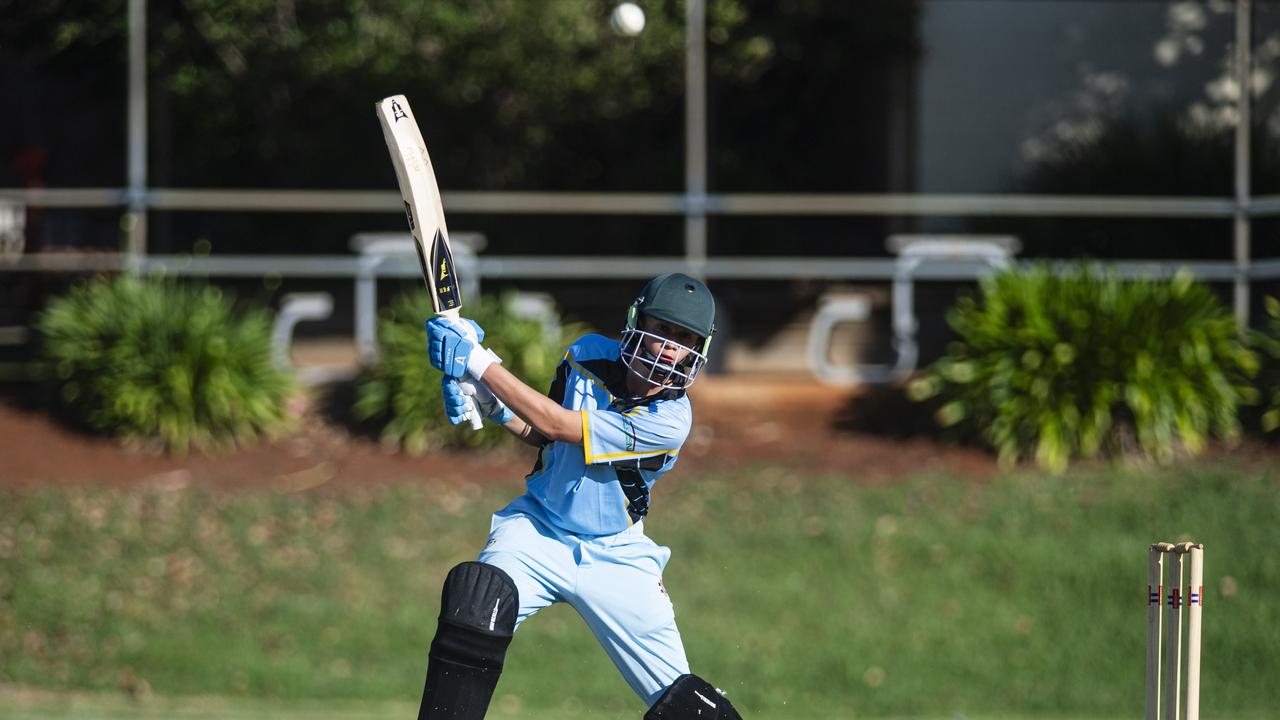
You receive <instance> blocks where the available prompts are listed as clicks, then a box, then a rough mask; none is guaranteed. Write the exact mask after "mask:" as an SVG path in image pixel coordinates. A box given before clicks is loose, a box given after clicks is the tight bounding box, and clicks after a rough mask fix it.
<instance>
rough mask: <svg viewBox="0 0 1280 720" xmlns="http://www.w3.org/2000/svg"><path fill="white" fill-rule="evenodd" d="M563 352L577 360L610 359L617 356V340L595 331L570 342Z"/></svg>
mask: <svg viewBox="0 0 1280 720" xmlns="http://www.w3.org/2000/svg"><path fill="white" fill-rule="evenodd" d="M564 354H565V356H566V357H568V358H572V359H573V360H576V361H578V362H585V361H587V360H612V359H616V358H617V357H618V341H617V340H613V339H612V338H608V337H605V336H604V335H600V334H597V333H587V334H586V335H583V336H582V337H580V338H578V339H577V340H574V341H573V342H572V343H570V344H569V347H568V349H566V350H565V351H564Z"/></svg>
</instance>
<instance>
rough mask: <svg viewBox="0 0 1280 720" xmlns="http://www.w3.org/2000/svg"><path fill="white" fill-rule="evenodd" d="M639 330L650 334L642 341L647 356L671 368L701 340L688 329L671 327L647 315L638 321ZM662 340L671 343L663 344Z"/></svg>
mask: <svg viewBox="0 0 1280 720" xmlns="http://www.w3.org/2000/svg"><path fill="white" fill-rule="evenodd" d="M640 329H641V330H643V331H645V332H647V333H650V334H649V335H645V336H644V340H643V343H644V346H645V349H646V350H648V351H649V354H650V355H651V356H653V357H656V358H658V360H659V361H660V362H661V363H662V364H663V365H667V366H672V367H674V366H675V365H677V364H678V363H679V362H680V361H681V360H684V359H685V357H687V356H688V355H689V348H692V347H694V346H695V345H696V344H697V343H698V341H699V340H700V339H701V338H699V337H698V336H697V335H696V334H695V333H694V332H693V331H692V330H689V329H688V328H682V327H680V326H679V325H672V324H671V323H669V322H666V321H665V320H659V319H658V318H654V317H649V316H648V315H645V316H643V317H642V318H641V319H640ZM655 336H656V337H655ZM663 338H665V339H667V340H670V341H671V342H663ZM673 343H674V344H673ZM677 346H678V347H677Z"/></svg>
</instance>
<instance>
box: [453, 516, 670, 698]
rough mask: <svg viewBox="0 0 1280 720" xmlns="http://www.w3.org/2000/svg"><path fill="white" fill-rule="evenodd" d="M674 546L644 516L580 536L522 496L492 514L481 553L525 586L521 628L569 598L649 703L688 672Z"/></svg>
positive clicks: (518, 619)
mask: <svg viewBox="0 0 1280 720" xmlns="http://www.w3.org/2000/svg"><path fill="white" fill-rule="evenodd" d="M670 557H671V550H670V549H669V548H665V547H662V546H660V545H658V544H657V543H655V542H653V540H650V539H649V538H648V536H646V535H645V534H644V524H643V522H641V523H637V524H636V525H633V526H632V527H630V528H628V529H626V530H624V531H622V532H620V533H618V534H616V535H605V536H589V537H579V536H577V535H574V534H572V533H569V532H567V531H564V530H561V529H559V528H557V527H555V526H554V525H552V524H551V523H550V522H548V521H547V519H546V515H545V513H544V512H543V510H542V509H541V507H539V506H538V504H537V503H536V502H535V501H533V500H532V499H530V498H529V497H528V496H521V497H519V498H517V499H516V500H514V501H513V502H512V503H511V504H510V505H508V506H507V507H505V508H503V509H502V510H499V511H498V512H497V513H495V514H494V516H493V524H492V526H491V528H490V530H489V541H488V543H487V544H486V545H485V548H484V550H482V551H481V552H480V556H479V557H477V558H476V559H477V560H478V561H480V562H482V563H489V564H490V565H496V566H497V567H499V568H502V570H504V571H505V572H506V573H507V574H508V575H510V576H511V579H512V580H513V581H515V584H516V589H517V590H518V591H519V593H520V610H519V612H518V613H517V615H516V628H519V627H520V624H521V623H523V622H524V620H525V619H526V618H528V617H529V616H531V615H533V614H534V613H536V612H538V611H539V610H541V609H542V608H544V607H547V606H548V605H550V604H552V603H556V602H567V603H569V605H571V606H572V607H573V609H574V610H577V611H578V614H579V615H581V616H582V619H583V620H586V621H587V625H588V626H589V627H590V628H591V632H593V633H595V636H596V639H597V640H598V641H599V642H600V645H601V646H603V647H604V650H605V652H606V653H607V654H608V655H609V658H610V659H612V660H613V664H614V665H616V666H617V668H618V671H619V672H621V673H622V676H623V678H625V679H626V681H627V684H628V685H630V686H631V689H632V690H635V691H636V694H637V695H639V696H640V698H641V699H642V700H644V702H645V704H646V705H652V704H653V703H655V702H657V701H658V698H659V697H661V695H662V692H663V691H664V690H665V689H666V688H667V686H668V685H670V684H671V683H673V682H675V680H676V678H677V677H679V676H680V675H683V674H686V673H688V672H689V661H688V660H687V659H686V658H685V654H684V643H683V642H682V641H681V640H680V631H679V630H678V629H676V617H675V608H674V607H673V606H672V604H671V599H670V598H669V597H667V591H666V589H665V588H664V587H663V586H662V569H663V568H664V567H666V564H667V560H668V559H670Z"/></svg>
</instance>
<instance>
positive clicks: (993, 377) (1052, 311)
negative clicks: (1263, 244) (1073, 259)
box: [909, 265, 1258, 471]
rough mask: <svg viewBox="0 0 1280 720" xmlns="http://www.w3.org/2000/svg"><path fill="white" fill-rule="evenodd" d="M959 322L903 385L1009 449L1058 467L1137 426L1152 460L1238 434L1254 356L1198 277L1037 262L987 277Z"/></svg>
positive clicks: (1116, 441) (966, 301)
mask: <svg viewBox="0 0 1280 720" xmlns="http://www.w3.org/2000/svg"><path fill="white" fill-rule="evenodd" d="M948 322H949V324H950V325H951V327H952V328H953V329H954V330H955V331H956V332H957V333H958V334H959V336H960V339H959V341H958V342H955V343H952V344H951V345H950V346H949V347H948V349H947V351H946V353H945V354H944V356H943V357H942V358H941V359H939V360H938V361H937V362H935V363H934V364H933V365H932V366H930V367H929V368H927V369H926V371H925V372H924V373H923V375H922V376H921V377H920V378H919V379H917V380H915V381H913V382H912V384H911V385H910V387H909V392H910V394H911V395H912V397H913V398H915V399H919V400H923V399H926V398H933V397H939V399H940V400H941V401H942V402H943V404H942V406H941V408H940V409H939V410H938V420H939V421H940V422H941V423H942V424H943V425H947V426H956V425H959V426H962V427H966V428H968V429H969V430H971V431H976V432H977V433H979V434H981V435H982V436H983V437H984V438H985V439H986V440H987V441H988V442H989V443H990V444H991V445H992V446H994V447H995V449H996V450H997V451H998V453H999V456H1000V459H1001V461H1002V462H1004V463H1006V464H1007V463H1013V462H1016V461H1019V460H1022V459H1026V458H1034V460H1035V461H1036V462H1037V463H1038V464H1039V465H1041V466H1042V467H1045V468H1048V469H1051V470H1055V471H1060V470H1062V469H1064V468H1066V466H1067V464H1068V463H1069V461H1070V460H1071V459H1072V458H1077V457H1083V458H1092V457H1096V456H1098V455H1099V454H1108V455H1110V454H1116V453H1118V452H1120V451H1123V450H1125V449H1127V448H1126V444H1130V445H1131V444H1132V443H1131V441H1130V442H1128V443H1126V440H1127V439H1132V438H1136V441H1137V448H1138V449H1140V450H1141V451H1142V452H1143V453H1145V454H1146V455H1147V456H1148V457H1150V458H1152V459H1154V460H1156V461H1158V462H1168V461H1170V460H1171V459H1173V458H1174V457H1175V455H1176V454H1177V453H1178V452H1180V451H1181V452H1186V453H1188V454H1197V453H1199V452H1200V451H1201V450H1202V449H1203V448H1204V446H1205V443H1206V440H1207V439H1208V438H1209V437H1211V436H1217V437H1221V438H1228V439H1230V438H1235V437H1237V436H1238V434H1239V420H1238V415H1237V410H1238V408H1239V406H1240V405H1241V404H1242V403H1247V402H1251V401H1252V400H1253V399H1254V397H1255V395H1256V393H1255V391H1254V390H1253V388H1252V386H1251V385H1250V383H1249V380H1250V378H1251V377H1252V376H1253V375H1254V374H1255V373H1256V371H1257V368H1258V362H1257V358H1256V356H1255V355H1254V353H1253V352H1252V350H1250V348H1249V347H1248V345H1247V343H1246V342H1245V341H1244V340H1243V339H1242V337H1241V335H1240V333H1239V332H1238V330H1237V328H1236V325H1235V321H1234V319H1233V317H1232V315H1231V314H1230V313H1229V312H1228V311H1227V310H1226V309H1225V308H1223V306H1222V304H1221V303H1220V302H1219V301H1218V299H1217V298H1216V297H1215V296H1214V295H1213V293H1212V292H1211V291H1210V289H1209V288H1208V287H1207V286H1206V285H1204V284H1203V283H1199V282H1196V281H1195V280H1194V279H1193V278H1192V277H1191V276H1190V275H1189V274H1186V273H1179V274H1178V275H1177V276H1175V277H1174V278H1173V279H1172V280H1126V279H1121V278H1119V277H1117V276H1116V275H1114V274H1110V273H1106V274H1102V273H1098V272H1095V271H1092V270H1091V269H1089V267H1087V266H1083V265H1082V266H1079V267H1076V268H1070V269H1067V270H1066V271H1064V272H1061V273H1056V272H1054V271H1053V270H1051V269H1050V268H1049V267H1048V266H1045V265H1041V266H1038V267H1036V268H1034V269H1031V270H1026V271H1019V270H1014V271H1007V272H1003V273H1001V274H999V275H996V276H994V277H991V278H987V279H985V280H984V281H983V282H982V283H981V285H980V297H973V296H966V297H963V298H961V299H960V301H959V302H958V304H957V305H956V306H955V307H954V308H952V310H951V311H950V313H949V314H948Z"/></svg>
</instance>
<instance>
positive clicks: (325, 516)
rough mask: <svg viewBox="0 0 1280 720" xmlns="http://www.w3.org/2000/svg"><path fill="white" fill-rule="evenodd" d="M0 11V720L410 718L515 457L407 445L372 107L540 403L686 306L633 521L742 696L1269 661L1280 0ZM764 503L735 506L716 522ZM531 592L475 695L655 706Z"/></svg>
mask: <svg viewBox="0 0 1280 720" xmlns="http://www.w3.org/2000/svg"><path fill="white" fill-rule="evenodd" d="M636 4H637V5H638V6H639V7H640V9H641V10H642V11H643V17H644V23H643V26H642V28H640V29H639V30H636V29H635V28H634V27H633V28H625V27H621V26H619V24H618V23H616V22H614V23H611V21H610V18H611V14H612V13H614V11H615V9H616V8H617V6H618V5H619V3H617V2H613V0H545V1H528V2H514V1H503V0H476V1H473V2H463V1H461V0H457V1H455V0H414V1H412V2H411V1H409V0H343V1H342V2H337V1H334V0H313V1H310V2H299V1H297V0H218V1H216V2H215V1H213V0H95V1H89V0H47V1H45V2H39V3H31V2H21V1H20V0H0V98H3V101H2V102H0V108H2V110H0V716H5V717H24V718H25V717H90V718H98V717H116V716H126V715H127V716H149V715H154V716H156V717H161V716H186V715H190V716H193V717H195V716H198V717H236V718H239V717H256V716H259V715H262V716H265V715H267V714H270V715H272V716H277V717H278V716H281V715H285V716H290V715H297V716H298V717H303V716H305V717H331V716H332V717H337V716H342V717H397V716H406V715H411V714H412V713H413V712H414V710H415V707H416V698H417V694H418V693H419V692H420V689H421V682H422V676H423V672H424V670H425V662H426V648H427V644H428V643H429V641H430V637H431V635H432V633H433V631H434V618H435V613H436V610H437V604H438V599H437V598H438V588H439V583H440V581H441V579H442V578H443V575H444V573H445V572H446V571H447V569H448V567H450V566H451V565H452V564H454V563H456V562H459V561H461V560H466V559H471V557H473V556H474V554H475V552H476V550H477V549H478V548H479V547H480V545H481V544H482V543H483V541H484V537H485V534H486V532H487V528H488V516H489V513H491V512H492V511H493V510H494V509H496V508H498V507H500V506H501V505H502V504H504V503H505V502H506V500H507V499H509V498H510V497H512V496H513V495H515V494H517V493H519V492H520V491H521V487H522V483H521V478H522V476H523V475H524V473H525V472H526V471H527V469H528V467H529V464H530V463H531V462H532V459H533V458H532V457H531V456H529V455H528V454H527V453H525V452H523V451H522V450H520V449H519V448H515V447H513V446H512V445H510V444H509V443H507V442H506V441H505V440H504V439H503V437H502V436H501V431H499V430H496V429H492V428H491V429H488V430H486V431H484V432H482V433H478V434H476V435H475V436H471V435H469V434H464V433H462V432H461V431H459V430H457V429H455V428H452V427H451V426H449V425H448V424H447V423H446V422H445V421H444V420H443V418H442V417H441V413H440V407H439V399H438V390H437V388H438V376H437V375H433V371H431V370H430V368H429V367H423V366H424V365H426V363H425V359H424V358H423V357H422V355H421V344H422V338H421V334H422V331H421V322H422V320H423V319H424V318H425V317H426V316H428V315H429V314H430V306H429V305H428V304H426V298H425V294H424V293H423V291H422V290H421V285H422V283H421V280H420V278H419V271H418V266H417V261H416V258H415V256H414V253H413V249H412V246H411V245H409V244H408V238H409V236H408V233H407V228H406V224H405V219H404V215H403V212H402V209H401V201H400V197H399V194H398V192H397V189H396V185H395V176H394V172H393V171H392V168H391V164H390V162H389V161H388V156H387V151H386V147H385V144H384V141H383V138H382V134H381V132H380V130H379V128H378V124H377V120H376V118H375V115H374V103H375V102H376V101H377V100H379V99H380V98H382V97H385V96H388V95H393V94H404V95H406V96H407V97H408V99H409V100H410V102H411V103H412V106H413V109H414V112H415V114H416V116H417V119H418V122H419V124H420V126H421V129H422V132H423V135H424V137H425V139H426V142H427V145H428V148H429V149H430V151H431V156H432V160H433V163H434V165H435V170H436V176H437V179H438V180H439V184H440V187H441V189H442V191H443V196H444V205H445V212H446V215H447V220H448V225H449V229H450V233H451V236H452V238H453V243H454V248H455V253H456V255H457V260H458V265H459V273H460V274H461V275H462V277H463V280H464V285H463V289H464V302H465V303H466V307H467V308H468V310H467V311H466V312H467V313H468V314H472V315H474V316H475V317H476V318H477V319H478V320H481V321H482V325H484V327H486V329H488V330H489V335H490V339H491V341H492V342H495V343H496V345H495V349H497V350H498V351H499V354H501V355H503V357H504V358H507V359H508V364H509V366H511V367H512V368H513V369H515V370H517V371H518V373H519V374H521V375H522V377H526V378H527V379H529V381H530V382H531V384H534V385H535V386H539V387H541V386H544V385H545V383H546V381H547V379H549V377H550V374H551V372H552V369H553V368H554V364H555V362H556V361H557V360H558V358H559V354H560V353H561V351H562V348H563V347H564V346H565V345H566V344H567V342H568V341H570V340H572V339H573V338H574V337H576V336H577V335H578V334H581V333H582V332H585V331H595V332H601V333H604V334H606V335H613V334H615V333H616V331H617V330H618V329H619V328H620V327H621V324H622V322H623V320H624V317H625V316H624V312H625V308H626V307H627V305H628V304H629V303H630V301H631V300H632V299H633V298H634V296H635V294H636V293H637V292H638V291H639V288H640V287H641V286H642V285H643V283H644V281H645V280H646V279H648V278H649V277H652V276H653V275H656V274H658V273H661V272H668V271H683V272H687V273H690V274H693V275H696V276H699V277H702V278H704V279H705V280H706V281H707V283H708V285H709V286H710V287H711V289H712V291H713V292H714V293H715V295H716V298H717V335H716V338H715V341H714V344H713V352H712V357H711V363H710V365H709V368H708V370H709V372H708V373H707V375H706V377H704V378H703V379H700V380H699V381H698V384H697V386H695V387H694V388H693V389H692V390H691V392H690V396H691V398H692V399H693V402H694V407H695V413H696V418H695V430H694V432H693V434H692V435H691V437H690V440H689V442H688V444H687V445H686V447H685V449H684V451H683V453H682V456H681V463H680V467H679V468H678V470H677V471H675V472H673V473H672V474H671V475H670V476H669V477H668V478H667V479H666V480H664V482H663V483H662V484H660V486H659V489H658V491H657V492H656V494H655V503H654V514H653V516H652V517H651V518H650V520H649V522H647V526H648V531H649V534H650V535H651V536H653V537H654V538H655V539H656V540H657V541H658V542H659V543H660V544H667V545H670V546H672V547H673V549H674V551H675V560H674V561H673V562H672V565H671V566H670V568H669V569H668V577H667V578H666V584H667V586H668V588H670V590H671V592H672V595H673V598H674V599H675V602H676V604H677V608H678V609H679V612H680V623H681V627H682V629H683V633H684V635H685V636H686V642H687V643H688V646H689V654H690V657H691V659H692V660H693V664H694V670H695V672H698V673H699V674H701V675H704V676H706V677H708V678H710V679H711V680H712V681H713V682H715V683H716V684H718V685H720V686H722V687H723V688H724V689H725V690H726V691H728V693H729V696H730V697H731V698H732V699H733V700H734V702H735V704H736V705H738V707H739V708H740V709H742V711H743V715H744V716H748V717H768V718H816V717H830V718H846V717H847V718H853V717H971V718H995V717H1081V718H1084V717H1089V718H1106V717H1133V716H1136V714H1137V713H1138V712H1141V706H1142V698H1143V695H1142V689H1141V687H1140V685H1141V683H1142V678H1143V658H1144V657H1145V655H1144V652H1143V650H1144V648H1143V642H1144V637H1145V636H1144V632H1145V626H1144V624H1143V617H1144V613H1143V603H1142V598H1143V597H1144V595H1143V593H1142V588H1141V584H1142V580H1143V577H1144V575H1143V572H1144V569H1145V565H1144V564H1143V562H1144V557H1145V556H1144V550H1145V548H1146V546H1147V544H1149V543H1151V542H1155V541H1162V540H1168V541H1176V540H1196V541H1200V542H1204V543H1206V548H1207V551H1206V553H1207V560H1206V566H1207V573H1208V582H1209V583H1210V586H1211V587H1210V588H1209V590H1208V595H1207V597H1208V613H1209V614H1208V616H1207V619H1206V626H1205V633H1206V650H1205V665H1204V673H1205V679H1204V681H1203V684H1204V689H1203V691H1202V696H1203V698H1204V699H1203V701H1202V702H1203V703H1204V706H1205V708H1206V710H1205V714H1206V715H1207V716H1208V715H1210V710H1212V711H1213V714H1214V715H1218V716H1221V717H1263V716H1267V715H1269V712H1270V710H1269V708H1270V705H1271V704H1272V703H1269V702H1268V699H1269V697H1268V695H1269V694H1273V693H1274V691H1272V690H1270V688H1269V684H1268V678H1269V677H1274V676H1275V674H1276V673H1277V672H1280V667H1278V666H1277V658H1278V657H1280V630H1277V629H1276V628H1277V623H1280V603H1278V602H1277V600H1276V599H1275V592H1274V590H1275V589H1276V588H1277V586H1278V585H1280V563H1277V562H1276V561H1275V560H1274V559H1273V558H1270V557H1269V555H1268V554H1267V552H1266V549H1267V548H1268V547H1269V543H1268V540H1272V539H1274V532H1272V531H1271V528H1272V525H1273V522H1272V521H1273V519H1274V517H1276V516H1277V513H1280V487H1278V483H1280V481H1278V480H1277V477H1278V476H1277V474H1276V471H1275V470H1274V467H1275V462H1274V461H1275V460H1276V459H1277V457H1280V455H1277V454H1276V452H1275V448H1274V439H1273V435H1272V431H1273V430H1274V429H1275V428H1276V426H1277V425H1280V372H1277V370H1276V367H1277V365H1278V364H1280V324H1278V323H1280V321H1278V320H1277V319H1276V318H1277V316H1280V302H1277V301H1276V300H1275V299H1274V296H1275V295H1276V294H1277V287H1276V283H1277V278H1280V247H1277V245H1276V241H1275V230H1276V225H1277V218H1280V82H1278V81H1280V77H1278V75H1277V74H1278V73H1280V3H1277V2H1272V1H1270V0H1061V1H1058V0H1034V1H1031V0H861V1H859V2H823V1H821V0H814V1H804V2H802V1H795V2H764V1H763V0H644V1H641V2H638V3H636ZM743 488H746V489H747V492H742V489H743ZM643 711H644V708H643V706H642V705H641V704H640V703H639V702H638V701H637V700H635V699H634V698H633V697H632V696H631V694H630V693H629V692H628V690H627V688H626V686H625V685H624V684H623V683H622V682H621V681H620V680H619V679H618V678H617V677H616V675H615V674H614V672H613V670H612V668H610V667H609V665H608V661H607V658H606V657H605V655H604V654H603V652H602V651H601V650H600V649H599V648H598V647H596V646H595V644H594V642H593V641H592V639H591V638H590V636H589V633H588V632H587V631H586V628H585V627H584V626H583V625H582V624H581V622H580V620H579V619H578V618H577V617H576V616H575V615H574V614H573V613H572V612H571V611H570V610H568V609H567V608H563V607H556V608H552V609H550V610H548V611H547V612H546V613H545V614H544V615H540V616H539V617H538V618H537V619H536V620H535V621H532V622H531V623H530V624H529V625H528V626H526V628H525V629H522V631H521V635H520V637H519V638H518V639H517V640H516V642H515V644H514V645H513V647H512V655H511V657H510V659H509V662H508V670H507V671H506V673H505V674H504V679H503V681H502V684H501V685H500V686H499V688H498V694H497V696H496V697H495V701H494V706H493V709H492V711H491V716H493V717H534V718H540V717H546V718H551V717H556V718H579V717H581V718H599V717H610V718H612V717H618V718H622V717H639V716H640V715H641V714H643Z"/></svg>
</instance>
